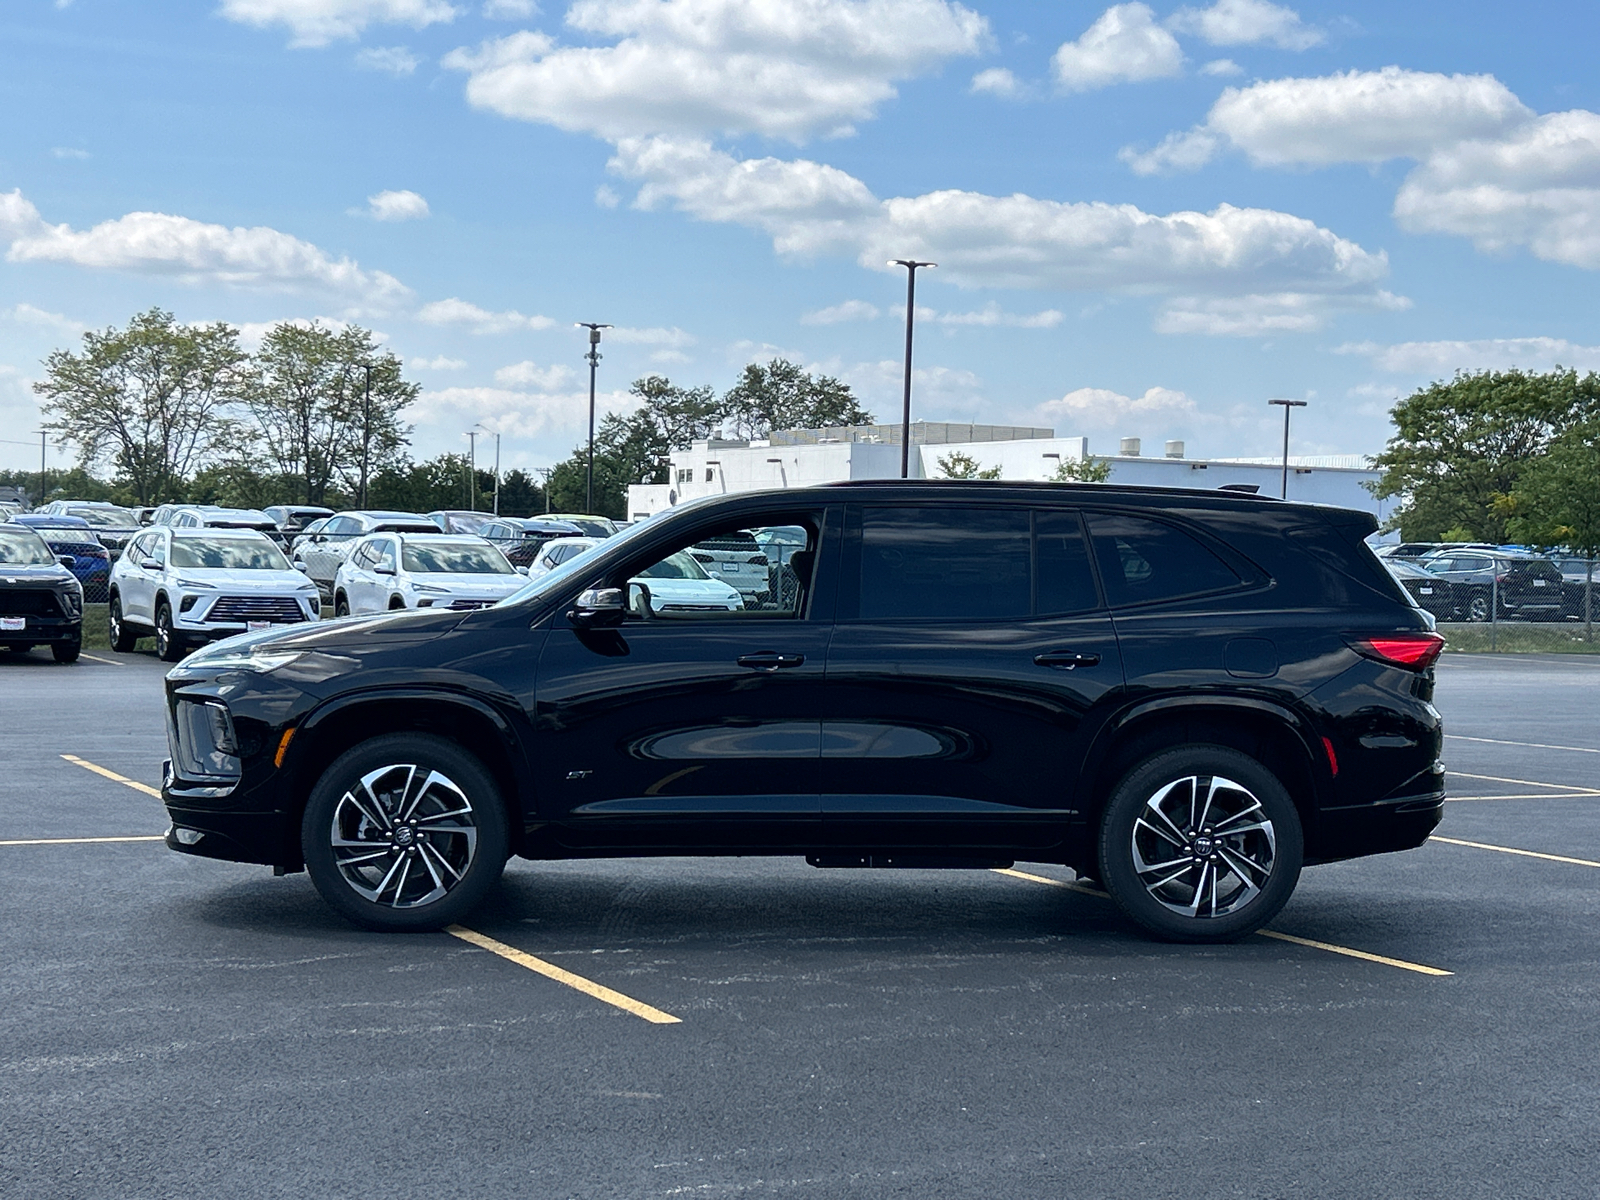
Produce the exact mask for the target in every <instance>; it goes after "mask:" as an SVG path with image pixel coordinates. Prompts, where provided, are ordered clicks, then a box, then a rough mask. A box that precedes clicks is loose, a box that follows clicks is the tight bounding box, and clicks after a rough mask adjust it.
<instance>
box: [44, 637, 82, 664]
mask: <svg viewBox="0 0 1600 1200" xmlns="http://www.w3.org/2000/svg"><path fill="white" fill-rule="evenodd" d="M50 653H51V654H52V655H54V656H55V660H56V661H57V662H58V663H75V662H77V661H78V655H80V654H82V653H83V638H82V637H81V636H79V637H77V638H75V639H74V640H72V641H70V642H56V643H55V644H54V645H52V646H51V647H50Z"/></svg>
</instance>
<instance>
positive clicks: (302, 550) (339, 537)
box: [294, 510, 439, 601]
mask: <svg viewBox="0 0 1600 1200" xmlns="http://www.w3.org/2000/svg"><path fill="white" fill-rule="evenodd" d="M438 532H439V527H438V526H437V525H435V524H434V523H433V522H432V521H430V520H429V519H428V518H427V517H425V516H423V515H422V514H421V513H407V512H376V511H372V510H367V511H364V512H341V513H335V514H334V515H333V516H331V517H329V518H328V519H327V521H326V522H325V523H324V524H323V526H322V527H321V528H320V529H318V530H317V531H316V532H314V533H310V532H308V533H305V534H302V535H301V536H300V537H298V538H296V539H295V542H294V561H295V565H296V566H299V565H300V564H301V563H304V564H305V572H306V574H307V575H309V576H310V577H311V581H312V582H313V583H315V584H316V585H317V587H319V588H320V589H322V595H323V597H324V598H326V599H328V600H330V601H331V600H332V599H333V580H334V576H335V575H337V574H338V573H339V565H340V564H341V563H343V562H344V560H345V557H346V556H347V555H348V554H349V553H350V552H351V551H352V550H354V549H355V546H356V542H357V541H359V540H360V539H361V538H363V537H365V536H366V535H367V534H369V533H438Z"/></svg>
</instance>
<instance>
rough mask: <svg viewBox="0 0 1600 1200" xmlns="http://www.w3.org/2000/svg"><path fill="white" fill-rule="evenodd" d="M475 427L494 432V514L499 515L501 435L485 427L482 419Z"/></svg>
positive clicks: (486, 431)
mask: <svg viewBox="0 0 1600 1200" xmlns="http://www.w3.org/2000/svg"><path fill="white" fill-rule="evenodd" d="M473 428H474V429H482V430H483V431H484V432H485V433H491V434H494V515H495V516H497V517H498V516H499V515H500V435H499V434H498V433H495V431H494V430H492V429H488V428H485V426H484V424H483V422H482V421H479V422H478V423H477V424H476V425H474V426H473Z"/></svg>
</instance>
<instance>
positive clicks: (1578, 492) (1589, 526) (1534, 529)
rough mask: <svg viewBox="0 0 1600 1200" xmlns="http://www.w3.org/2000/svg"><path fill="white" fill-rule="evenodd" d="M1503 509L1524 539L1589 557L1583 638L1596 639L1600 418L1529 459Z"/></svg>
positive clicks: (1514, 530) (1514, 532)
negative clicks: (1533, 458) (1595, 598)
mask: <svg viewBox="0 0 1600 1200" xmlns="http://www.w3.org/2000/svg"><path fill="white" fill-rule="evenodd" d="M1500 507H1501V509H1502V510H1505V511H1506V512H1507V513H1508V515H1509V521H1508V525H1509V527H1510V530H1511V533H1512V535H1513V536H1514V537H1516V538H1517V539H1518V540H1519V541H1525V542H1530V543H1532V544H1533V545H1535V546H1542V547H1545V548H1547V549H1548V548H1551V547H1555V546H1564V547H1566V548H1567V549H1568V550H1571V551H1573V552H1574V553H1577V554H1581V555H1583V556H1584V557H1585V558H1587V559H1588V560H1589V570H1588V579H1587V581H1586V582H1585V585H1584V595H1583V636H1584V639H1585V640H1586V641H1590V642H1592V641H1594V616H1595V613H1594V572H1595V562H1594V560H1595V558H1596V556H1600V418H1591V419H1589V420H1587V421H1585V422H1583V423H1582V424H1580V425H1574V426H1573V427H1572V428H1570V429H1568V430H1566V431H1565V432H1563V433H1562V434H1560V435H1559V436H1558V437H1556V438H1555V440H1553V441H1552V442H1551V443H1550V446H1549V448H1548V449H1547V450H1546V451H1545V453H1544V454H1542V455H1540V456H1539V457H1538V458H1537V459H1536V460H1534V461H1533V462H1531V463H1529V464H1528V466H1527V468H1526V469H1525V470H1524V471H1523V472H1522V476H1521V478H1520V479H1519V480H1518V481H1517V490H1516V491H1515V492H1514V493H1513V494H1512V496H1511V498H1510V501H1509V502H1508V503H1505V504H1502V505H1501V506H1500Z"/></svg>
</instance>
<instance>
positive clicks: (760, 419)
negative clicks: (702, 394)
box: [722, 358, 872, 438]
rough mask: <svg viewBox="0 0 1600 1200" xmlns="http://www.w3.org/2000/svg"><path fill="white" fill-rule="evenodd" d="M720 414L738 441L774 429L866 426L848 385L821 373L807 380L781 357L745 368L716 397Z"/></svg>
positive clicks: (866, 415)
mask: <svg viewBox="0 0 1600 1200" xmlns="http://www.w3.org/2000/svg"><path fill="white" fill-rule="evenodd" d="M722 410H723V417H724V419H725V420H726V422H727V424H728V429H729V432H730V433H731V434H732V435H733V436H734V437H740V438H764V437H766V436H768V435H769V434H771V433H772V431H773V430H775V429H828V428H832V427H836V426H842V425H870V424H872V414H871V413H869V412H867V411H866V409H864V408H862V407H861V406H860V405H859V404H857V403H856V398H855V396H854V395H853V394H852V393H851V391H850V385H849V384H847V383H841V382H840V381H839V380H837V379H834V378H832V377H830V376H827V375H819V376H816V377H815V378H813V377H812V376H811V375H810V374H808V373H807V372H805V371H802V370H801V369H800V368H799V367H798V366H796V365H795V364H794V363H792V362H790V361H789V360H788V359H786V358H775V359H773V360H772V361H771V362H769V363H767V364H766V365H765V366H762V365H761V364H759V363H750V364H749V365H748V366H746V367H745V369H744V373H743V374H742V375H741V376H740V377H739V382H738V383H736V384H734V385H733V387H731V388H729V389H728V392H727V393H726V394H725V395H724V396H723V397H722Z"/></svg>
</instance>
